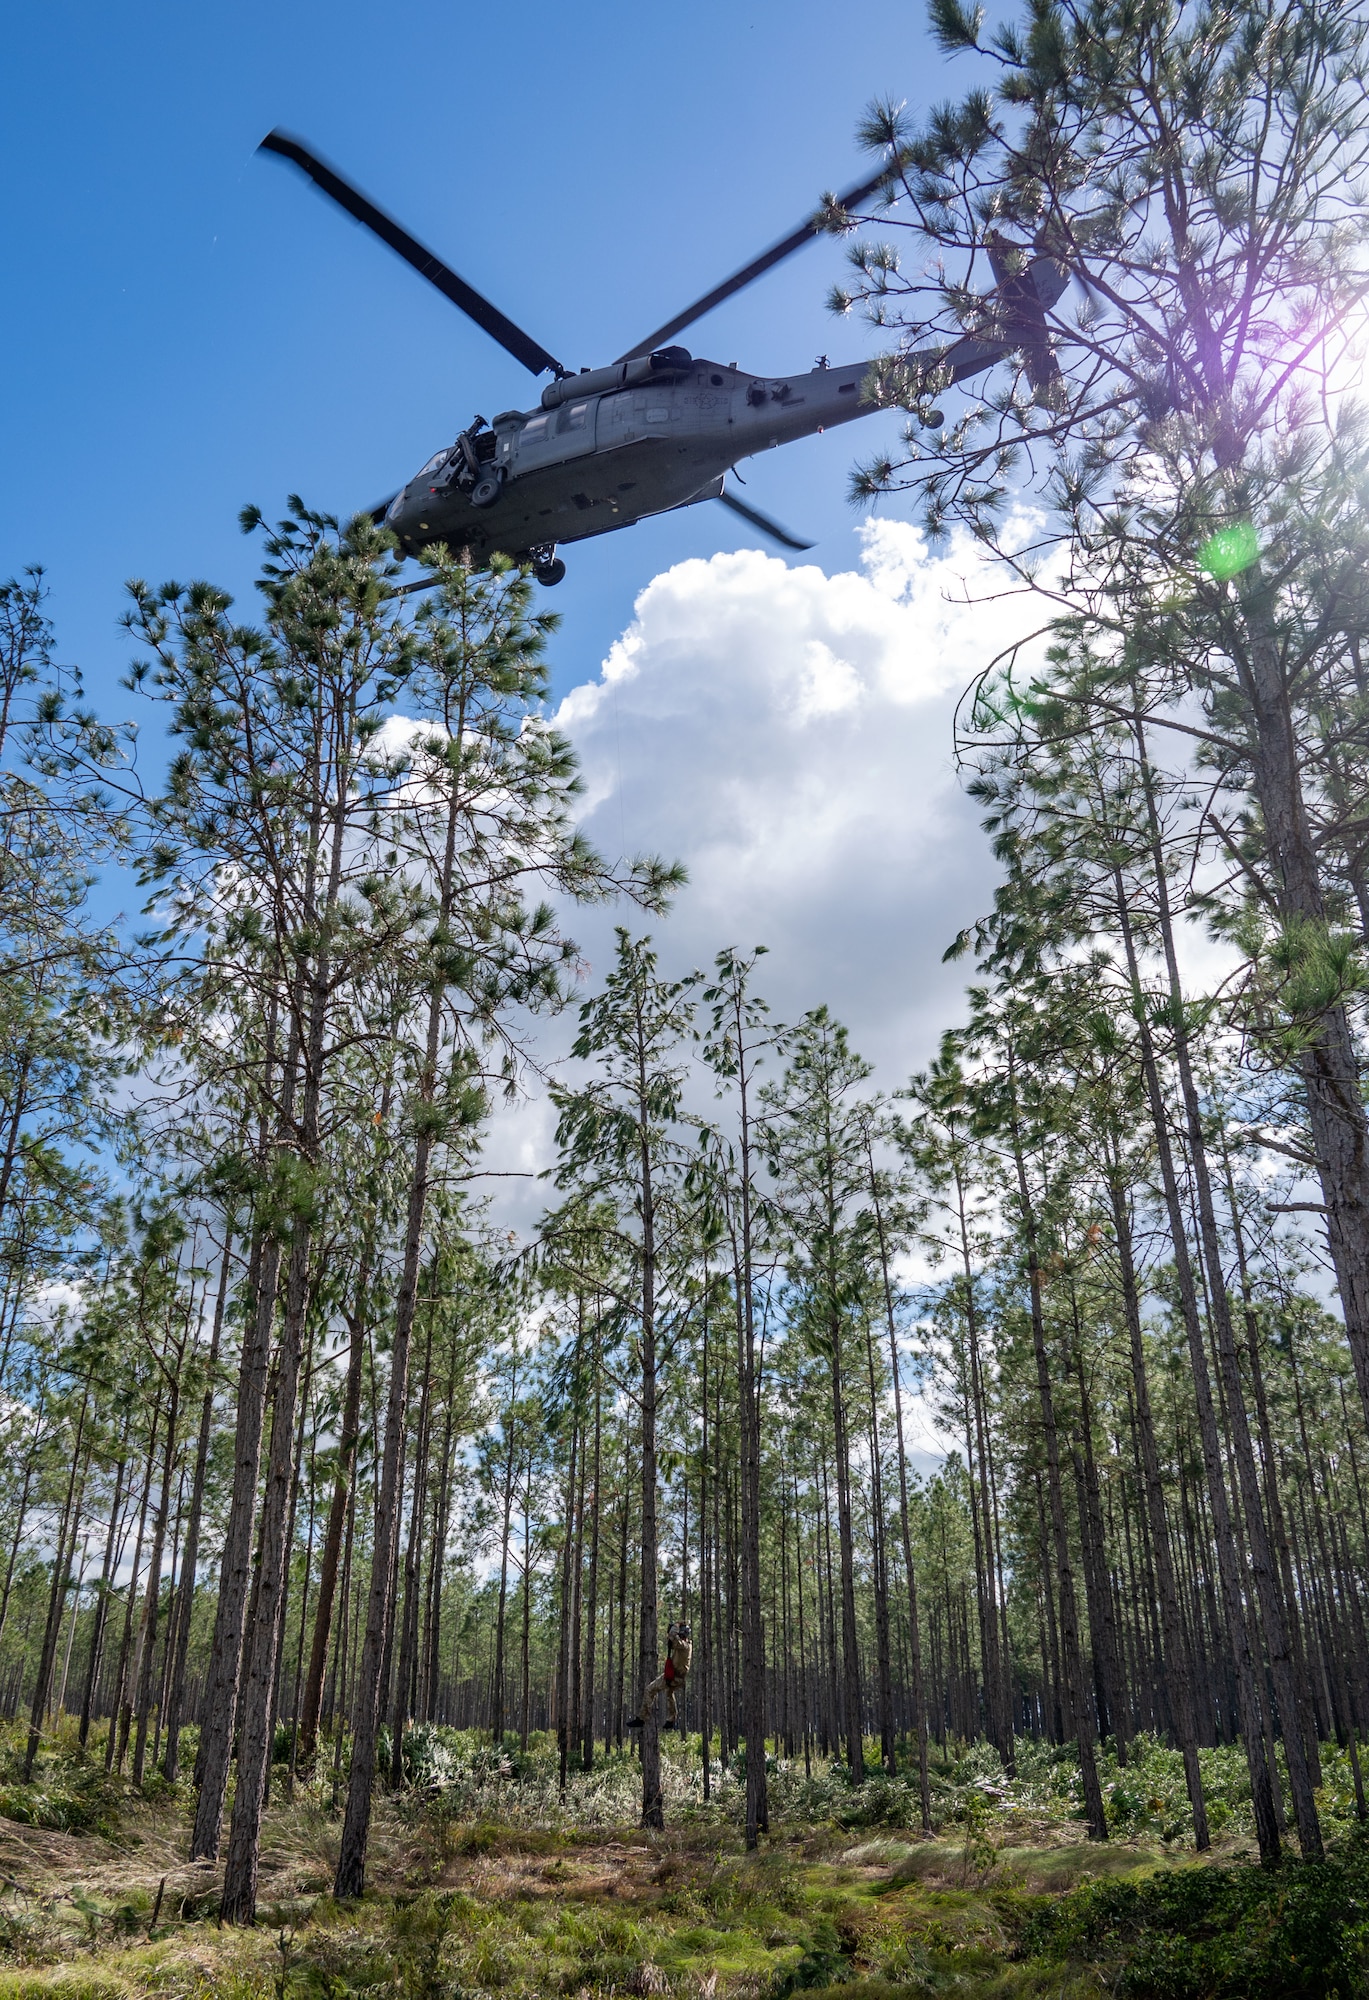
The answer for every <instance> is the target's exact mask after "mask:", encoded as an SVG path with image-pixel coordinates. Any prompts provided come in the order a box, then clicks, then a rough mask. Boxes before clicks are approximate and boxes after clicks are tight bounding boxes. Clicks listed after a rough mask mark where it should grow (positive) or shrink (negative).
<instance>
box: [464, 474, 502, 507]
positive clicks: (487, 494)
mask: <svg viewBox="0 0 1369 2000" xmlns="http://www.w3.org/2000/svg"><path fill="white" fill-rule="evenodd" d="M503 490H504V469H503V467H502V466H499V465H491V466H489V467H488V468H487V469H486V470H485V471H484V472H482V473H481V475H480V477H479V478H478V479H477V480H476V482H475V484H474V486H472V488H471V505H472V506H473V507H493V505H494V503H495V501H496V500H497V499H498V498H499V496H500V494H501V493H502V492H503Z"/></svg>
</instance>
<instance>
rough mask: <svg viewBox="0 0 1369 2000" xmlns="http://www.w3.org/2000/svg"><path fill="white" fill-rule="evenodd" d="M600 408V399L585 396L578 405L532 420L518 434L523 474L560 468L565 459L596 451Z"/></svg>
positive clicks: (568, 405) (541, 414) (545, 412)
mask: <svg viewBox="0 0 1369 2000" xmlns="http://www.w3.org/2000/svg"><path fill="white" fill-rule="evenodd" d="M597 407H598V404H597V398H595V397H593V396H585V397H582V398H581V399H580V400H579V401H578V402H574V403H562V405H561V407H560V408H559V409H558V410H546V411H539V412H538V413H537V415H536V416H535V417H529V419H528V421H527V422H526V423H525V424H524V426H523V428H522V430H521V431H520V432H519V433H518V443H517V446H516V451H517V456H518V470H519V472H520V473H522V472H528V471H535V470H536V469H537V467H539V466H542V465H559V464H560V463H561V461H562V460H563V459H567V458H579V457H580V456H581V455H582V454H583V453H584V452H588V451H593V449H594V429H595V425H594V418H595V411H596V409H597Z"/></svg>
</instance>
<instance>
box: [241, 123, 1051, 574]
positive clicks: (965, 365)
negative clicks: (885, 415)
mask: <svg viewBox="0 0 1369 2000" xmlns="http://www.w3.org/2000/svg"><path fill="white" fill-rule="evenodd" d="M261 150H262V151H264V152H268V153H276V154H279V155H280V157H281V158H283V159H286V160H289V161H290V162H291V163H292V165H294V166H297V167H298V168H299V169H300V170H301V171H302V172H303V173H305V174H307V175H308V177H309V179H310V180H312V181H313V182H314V184H315V186H316V187H318V188H320V189H321V190H322V192H323V193H324V194H326V195H327V196H328V198H329V199H330V200H331V201H334V202H336V203H337V204H338V205H339V207H341V208H342V209H343V211H344V212H345V213H346V214H348V215H350V216H351V217H352V218H353V220H354V221H357V222H360V223H361V224H363V226H364V227H366V228H368V229H370V230H372V231H374V233H375V234H376V235H377V236H378V237H379V238H380V240H381V241H382V242H383V243H385V244H387V245H388V247H389V248H390V249H391V250H393V251H394V252H395V253H396V255H397V256H399V257H402V258H403V259H404V261H405V262H406V263H407V264H409V265H410V266H411V268H412V269H414V270H415V271H417V272H418V274H419V275H420V277H422V278H424V279H426V280H427V282H428V283H429V284H431V285H434V286H435V287H436V289H437V290H438V291H440V292H441V293H442V295H443V297H444V298H447V299H449V300H450V301H451V303H452V304H453V305H455V306H457V307H458V308H459V309H460V310H461V311H462V312H464V313H466V314H467V315H468V316H469V317H470V318H471V319H473V320H474V321H475V323H476V324H477V326H480V327H483V328H484V330H485V332H486V333H488V334H489V335H490V336H491V338H492V339H494V340H497V341H498V342H499V344H500V346H501V347H503V348H504V349H505V351H506V352H507V353H509V354H511V355H513V356H514V358H515V360H517V361H520V362H521V363H522V364H523V366H524V367H525V368H527V369H529V370H530V371H531V372H532V373H533V374H534V375H540V374H543V373H547V372H550V373H551V375H552V376H553V378H554V379H553V380H552V381H551V382H550V383H549V384H548V385H547V387H546V388H544V389H543V391H542V400H541V407H540V408H539V409H536V410H526V411H523V410H509V411H506V412H505V413H504V414H503V415H502V416H498V417H496V418H495V420H494V423H493V425H492V426H490V427H488V428H486V426H485V422H484V419H483V418H477V419H476V420H475V422H474V423H473V424H472V426H471V428H470V429H469V430H467V431H463V432H462V434H461V435H460V437H458V438H457V439H456V441H455V443H454V444H452V445H450V446H449V447H448V448H447V449H446V450H445V451H441V452H438V453H436V454H435V456H434V457H433V458H431V459H430V460H429V461H428V463H427V465H425V466H424V468H423V470H422V472H421V473H419V474H418V476H417V477H416V478H414V479H411V480H410V482H409V484H408V485H407V486H406V487H404V488H403V490H402V491H401V492H399V493H397V494H396V495H395V497H394V499H393V500H392V501H390V502H389V504H388V506H386V504H385V503H384V502H381V503H380V505H381V507H384V509H385V513H384V518H385V522H386V524H387V526H388V527H390V528H391V529H392V530H393V531H394V533H395V535H396V537H397V539H398V540H399V543H400V545H401V547H402V548H403V549H404V551H405V553H406V554H408V555H419V554H421V552H422V551H423V550H424V549H425V548H429V547H432V546H433V545H434V544H437V543H445V544H446V545H447V547H448V548H450V549H452V550H454V551H457V552H458V553H462V554H464V555H465V556H466V557H467V558H468V559H470V560H473V561H484V560H487V559H488V557H489V556H490V555H491V554H492V553H493V552H494V551H495V550H496V549H502V550H504V551H505V553H507V554H508V555H510V556H514V557H517V558H520V559H521V558H523V557H530V558H532V560H533V562H534V565H535V568H536V573H537V574H538V576H539V577H541V578H542V579H543V580H544V581H547V582H555V581H556V578H557V575H563V574H564V571H565V566H564V564H562V563H559V562H552V561H551V558H552V556H553V554H554V551H555V548H556V545H557V543H558V542H580V541H585V540H587V539H588V538H589V537H590V536H591V535H602V534H606V533H607V532H608V531H609V530H610V529H613V528H627V527H631V526H632V524H633V522H635V521H640V520H642V519H644V518H645V517H646V516H647V515H650V514H662V513H666V512H668V511H669V510H670V509H672V508H675V507H688V506H692V505H694V503H695V502H696V501H700V500H708V499H721V500H723V501H724V502H725V503H726V504H727V505H729V506H731V507H732V508H733V509H734V510H736V511H737V512H739V513H741V514H743V515H745V516H746V518H747V519H748V520H749V521H750V522H751V523H752V524H753V525H754V526H756V527H758V528H760V529H761V530H762V532H764V533H766V534H768V535H771V536H773V537H775V538H776V539H778V540H779V541H781V542H784V543H786V544H787V545H788V546H789V547H791V548H803V547H807V546H808V544H806V543H802V542H799V541H796V540H795V539H794V537H793V536H792V535H790V534H789V533H787V532H786V531H785V530H784V529H782V528H781V527H780V526H779V524H778V523H777V522H774V521H769V520H767V519H766V517H765V516H764V515H762V514H760V513H759V512H758V511H757V510H755V509H753V508H750V507H748V506H746V505H744V504H743V503H742V502H741V501H739V500H738V498H737V496H736V495H735V494H731V493H728V492H726V491H725V489H724V484H723V480H724V475H725V474H726V472H727V471H728V470H729V468H730V467H732V466H734V465H735V464H736V463H737V461H738V460H739V459H742V458H750V457H751V456H753V454H755V453H756V452H759V451H765V450H768V449H769V448H771V447H772V446H776V445H781V444H789V443H792V442H793V440H794V439H796V438H801V437H811V436H812V435H813V433H814V432H816V431H821V430H826V429H827V428H828V426H829V425H831V424H840V423H849V422H850V421H851V420H852V419H853V418H855V417H858V416H863V415H865V414H867V413H869V412H871V411H873V409H874V408H875V407H876V405H875V404H874V402H873V401H872V400H866V399H865V398H864V397H863V396H862V393H861V390H862V385H863V383H864V381H865V378H866V375H867V373H868V370H867V367H866V365H865V364H863V363H857V364H856V365H855V366H854V367H849V368H815V369H813V370H811V371H810V373H808V374H807V375H780V376H758V375H744V374H742V373H741V372H740V371H739V370H738V369H735V368H724V367H722V366H721V365H720V364H719V363H718V362H714V361H701V360H696V359H695V358H694V357H693V356H692V355H690V353H689V352H688V350H687V349H685V348H682V347H671V346H664V347H663V346H661V345H660V343H661V342H662V341H667V340H669V339H671V337H672V336H673V335H674V334H676V333H681V332H683V331H684V329H685V328H686V327H687V326H690V325H692V324H693V322H694V321H695V320H696V319H698V318H700V317H701V315H702V314H704V313H706V312H709V311H711V310H712V309H713V307H714V306H717V305H720V304H721V303H722V302H723V301H724V300H725V299H728V298H731V297H732V296H733V295H734V294H735V293H737V292H738V291H741V290H743V289H744V288H745V287H746V286H747V285H749V284H752V283H753V282H754V281H755V280H756V279H757V278H758V277H761V276H763V275H764V273H765V272H766V271H769V270H772V269H773V268H774V266H775V265H776V264H777V263H780V262H782V261H783V260H784V258H786V257H789V256H791V255H792V254H793V253H794V252H795V251H796V250H798V249H800V248H802V246H803V245H804V244H805V243H806V242H810V241H811V240H812V238H813V236H814V234H815V233H816V232H817V231H819V230H820V229H821V228H823V227H824V226H825V224H826V221H827V217H828V206H827V205H824V208H823V209H822V210H820V211H819V212H818V213H816V214H814V215H810V216H809V217H808V219H807V220H806V221H805V222H803V223H802V224H800V226H799V227H798V228H797V229H795V230H791V231H790V232H789V234H788V235H787V236H784V237H781V238H780V240H779V241H778V242H776V243H773V244H772V245H771V246H770V248H769V249H768V250H765V251H763V252H762V253H761V255H760V256H759V257H755V258H753V259H752V260H751V262H750V263H748V264H744V265H743V266H742V267H741V269H740V270H737V271H734V272H733V273H732V275H731V277H729V278H725V279H724V280H723V282H722V283H721V284H720V285H715V286H714V287H713V289H712V290H711V291H709V292H705V293H704V294H703V296H702V297H701V298H698V299H696V300H695V301H694V303H693V304H692V305H691V306H687V307H686V308H685V310H684V311H683V312H681V313H677V314H676V315H675V317H674V318H673V319H671V320H669V321H667V322H666V324H665V325H664V326H661V327H658V328H657V330H656V332H655V333H653V334H651V335H650V336H649V337H648V338H647V339H646V340H642V341H639V342H638V343H637V344H636V346H635V347H632V348H630V349H629V350H628V352H627V353H626V354H624V355H622V356H620V357H619V359H618V360H617V361H615V362H611V363H610V364H609V366H608V367H606V368H595V369H586V370H582V371H581V373H580V374H579V375H578V376H576V375H572V374H571V373H570V372H569V371H568V370H567V369H565V368H563V367H562V366H561V364H560V362H558V361H557V360H556V358H555V356H554V355H553V354H551V353H550V352H549V351H548V350H547V349H546V348H545V347H543V346H542V345H541V344H540V342H538V341H536V340H534V339H533V338H532V336H531V335H530V334H528V333H526V332H525V331H524V330H523V328H521V327H519V326H517V325H515V324H514V322H513V321H512V320H510V319H509V318H508V317H507V316H506V315H505V314H504V313H502V312H500V310H499V308H498V307H497V306H495V305H493V304H492V303H491V301H490V300H489V299H487V298H484V297H483V296H482V294H481V293H479V292H478V291H476V289H475V288H474V286H472V285H470V284H468V283H467V281H466V280H465V279H464V278H462V277H460V276H459V275H458V274H457V273H456V272H455V271H453V270H452V269H451V267H450V266H449V265H447V264H445V263H444V262H443V261H442V259H441V258H440V257H438V256H436V255H435V254H434V253H433V252H432V251H431V250H429V249H428V248H427V247H426V246H425V245H424V244H422V243H420V242H419V241H418V240H417V238H416V237H413V236H411V235H410V234H409V232H408V231H407V230H406V229H404V228H403V227H402V225H401V224H399V223H398V222H396V221H395V220H394V218H393V217H392V216H389V215H387V214H386V213H385V211H384V210H383V209H380V208H378V207H377V206H376V204H375V203H374V202H373V201H371V200H370V199H369V197H368V196H366V195H364V194H362V192H361V190H360V189H359V188H356V187H354V186H352V184H351V183H350V182H349V181H346V180H344V178H343V177H342V175H341V174H339V173H338V172H337V171H336V170H335V169H334V168H332V167H330V166H328V165H327V164H326V162H324V161H322V160H320V159H319V158H318V157H317V156H316V155H315V154H313V153H311V152H310V151H309V149H308V148H307V147H306V146H304V145H303V144H302V143H301V142H300V141H299V140H298V139H294V138H292V137H291V136H290V135H289V134H288V133H285V132H281V131H273V132H269V133H268V134H267V136H266V138H265V139H263V141H262V143H261ZM892 172H893V167H892V166H891V165H890V164H886V165H885V166H883V167H882V168H881V169H880V171H879V172H878V173H877V174H875V175H874V176H873V177H872V178H870V179H867V180H865V181H863V182H862V183H861V184H860V185H859V186H857V187H854V188H851V189H849V190H848V191H847V193H846V194H844V195H842V196H840V197H838V198H837V202H836V206H837V208H839V209H843V210H845V211H846V212H847V213H848V214H849V213H853V212H854V211H855V209H856V207H857V206H858V204H859V203H860V202H862V201H864V199H865V198H866V197H867V196H868V195H870V194H872V193H874V192H875V191H876V190H877V189H879V188H881V187H883V186H884V185H885V184H886V182H887V181H888V180H889V178H890V175H891V173H892ZM985 247H986V248H987V250H988V253H989V259H990V263H991V265H992V268H993V271H994V277H995V289H994V292H993V294H992V295H991V297H992V298H993V299H994V300H996V301H997V306H996V309H995V312H994V313H993V315H992V316H990V317H988V319H987V321H986V323H987V324H990V325H993V324H994V323H995V321H996V322H997V329H998V330H996V331H995V335H994V337H993V338H989V339H980V338H977V337H975V336H972V335H968V334H967V335H966V336H964V337H963V338H962V339H959V340H956V341H953V342H951V343H950V344H949V345H948V346H944V347H937V348H931V349H926V350H923V351H922V352H921V353H918V354H915V355H911V356H909V357H908V359H909V360H910V361H915V362H917V363H919V364H920V369H921V377H922V380H923V382H924V383H925V384H926V386H927V388H928V390H932V389H940V388H942V387H945V386H949V385H950V384H951V383H953V382H959V381H963V380H964V379H965V378H966V377H968V376H971V375H977V374H980V373H982V372H983V371H984V370H985V369H988V368H991V367H992V366H993V365H994V364H995V362H997V361H1000V360H1001V359H1003V357H1004V356H1005V355H1008V354H1011V353H1014V352H1019V353H1020V354H1021V356H1022V359H1023V362H1024V364H1025V367H1026V372H1027V375H1028V378H1029V380H1030V382H1031V385H1032V391H1033V394H1034V395H1037V396H1038V397H1040V398H1042V399H1043V400H1045V401H1047V402H1049V401H1050V400H1051V399H1052V398H1053V396H1054V393H1055V391H1056V388H1057V387H1058V383H1059V379H1060V371H1059V367H1058V364H1057V362H1056V359H1055V355H1054V352H1053V349H1052V346H1051V337H1050V330H1049V328H1048V327H1047V324H1046V318H1045V315H1046V313H1048V312H1049V311H1050V309H1051V308H1052V307H1053V306H1054V305H1055V303H1056V301H1057V300H1058V299H1059V298H1060V296H1061V294H1062V292H1063V291H1064V288H1065V285H1066V283H1067V273H1066V271H1065V270H1064V269H1063V268H1062V267H1061V266H1060V265H1058V264H1056V263H1055V262H1054V261H1053V260H1052V259H1051V258H1050V257H1049V256H1048V255H1040V254H1037V255H1035V256H1031V255H1026V254H1024V253H1026V252H1027V249H1028V246H1026V245H1024V244H1012V243H1008V242H1004V241H1003V240H1001V239H1000V237H999V236H998V235H997V234H996V233H995V232H990V233H989V235H988V236H987V237H986V245H985ZM988 303H989V301H988V299H986V300H985V301H984V304H985V305H987V304H988ZM935 422H937V423H939V422H940V417H939V415H938V416H936V417H935ZM477 496H478V497H479V500H480V502H481V503H482V504H480V505H477V504H476V500H477ZM370 511H371V512H372V513H373V514H378V513H379V511H380V509H379V508H375V509H372V510H370ZM405 588H406V589H425V588H427V585H426V584H410V585H406V586H405Z"/></svg>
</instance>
